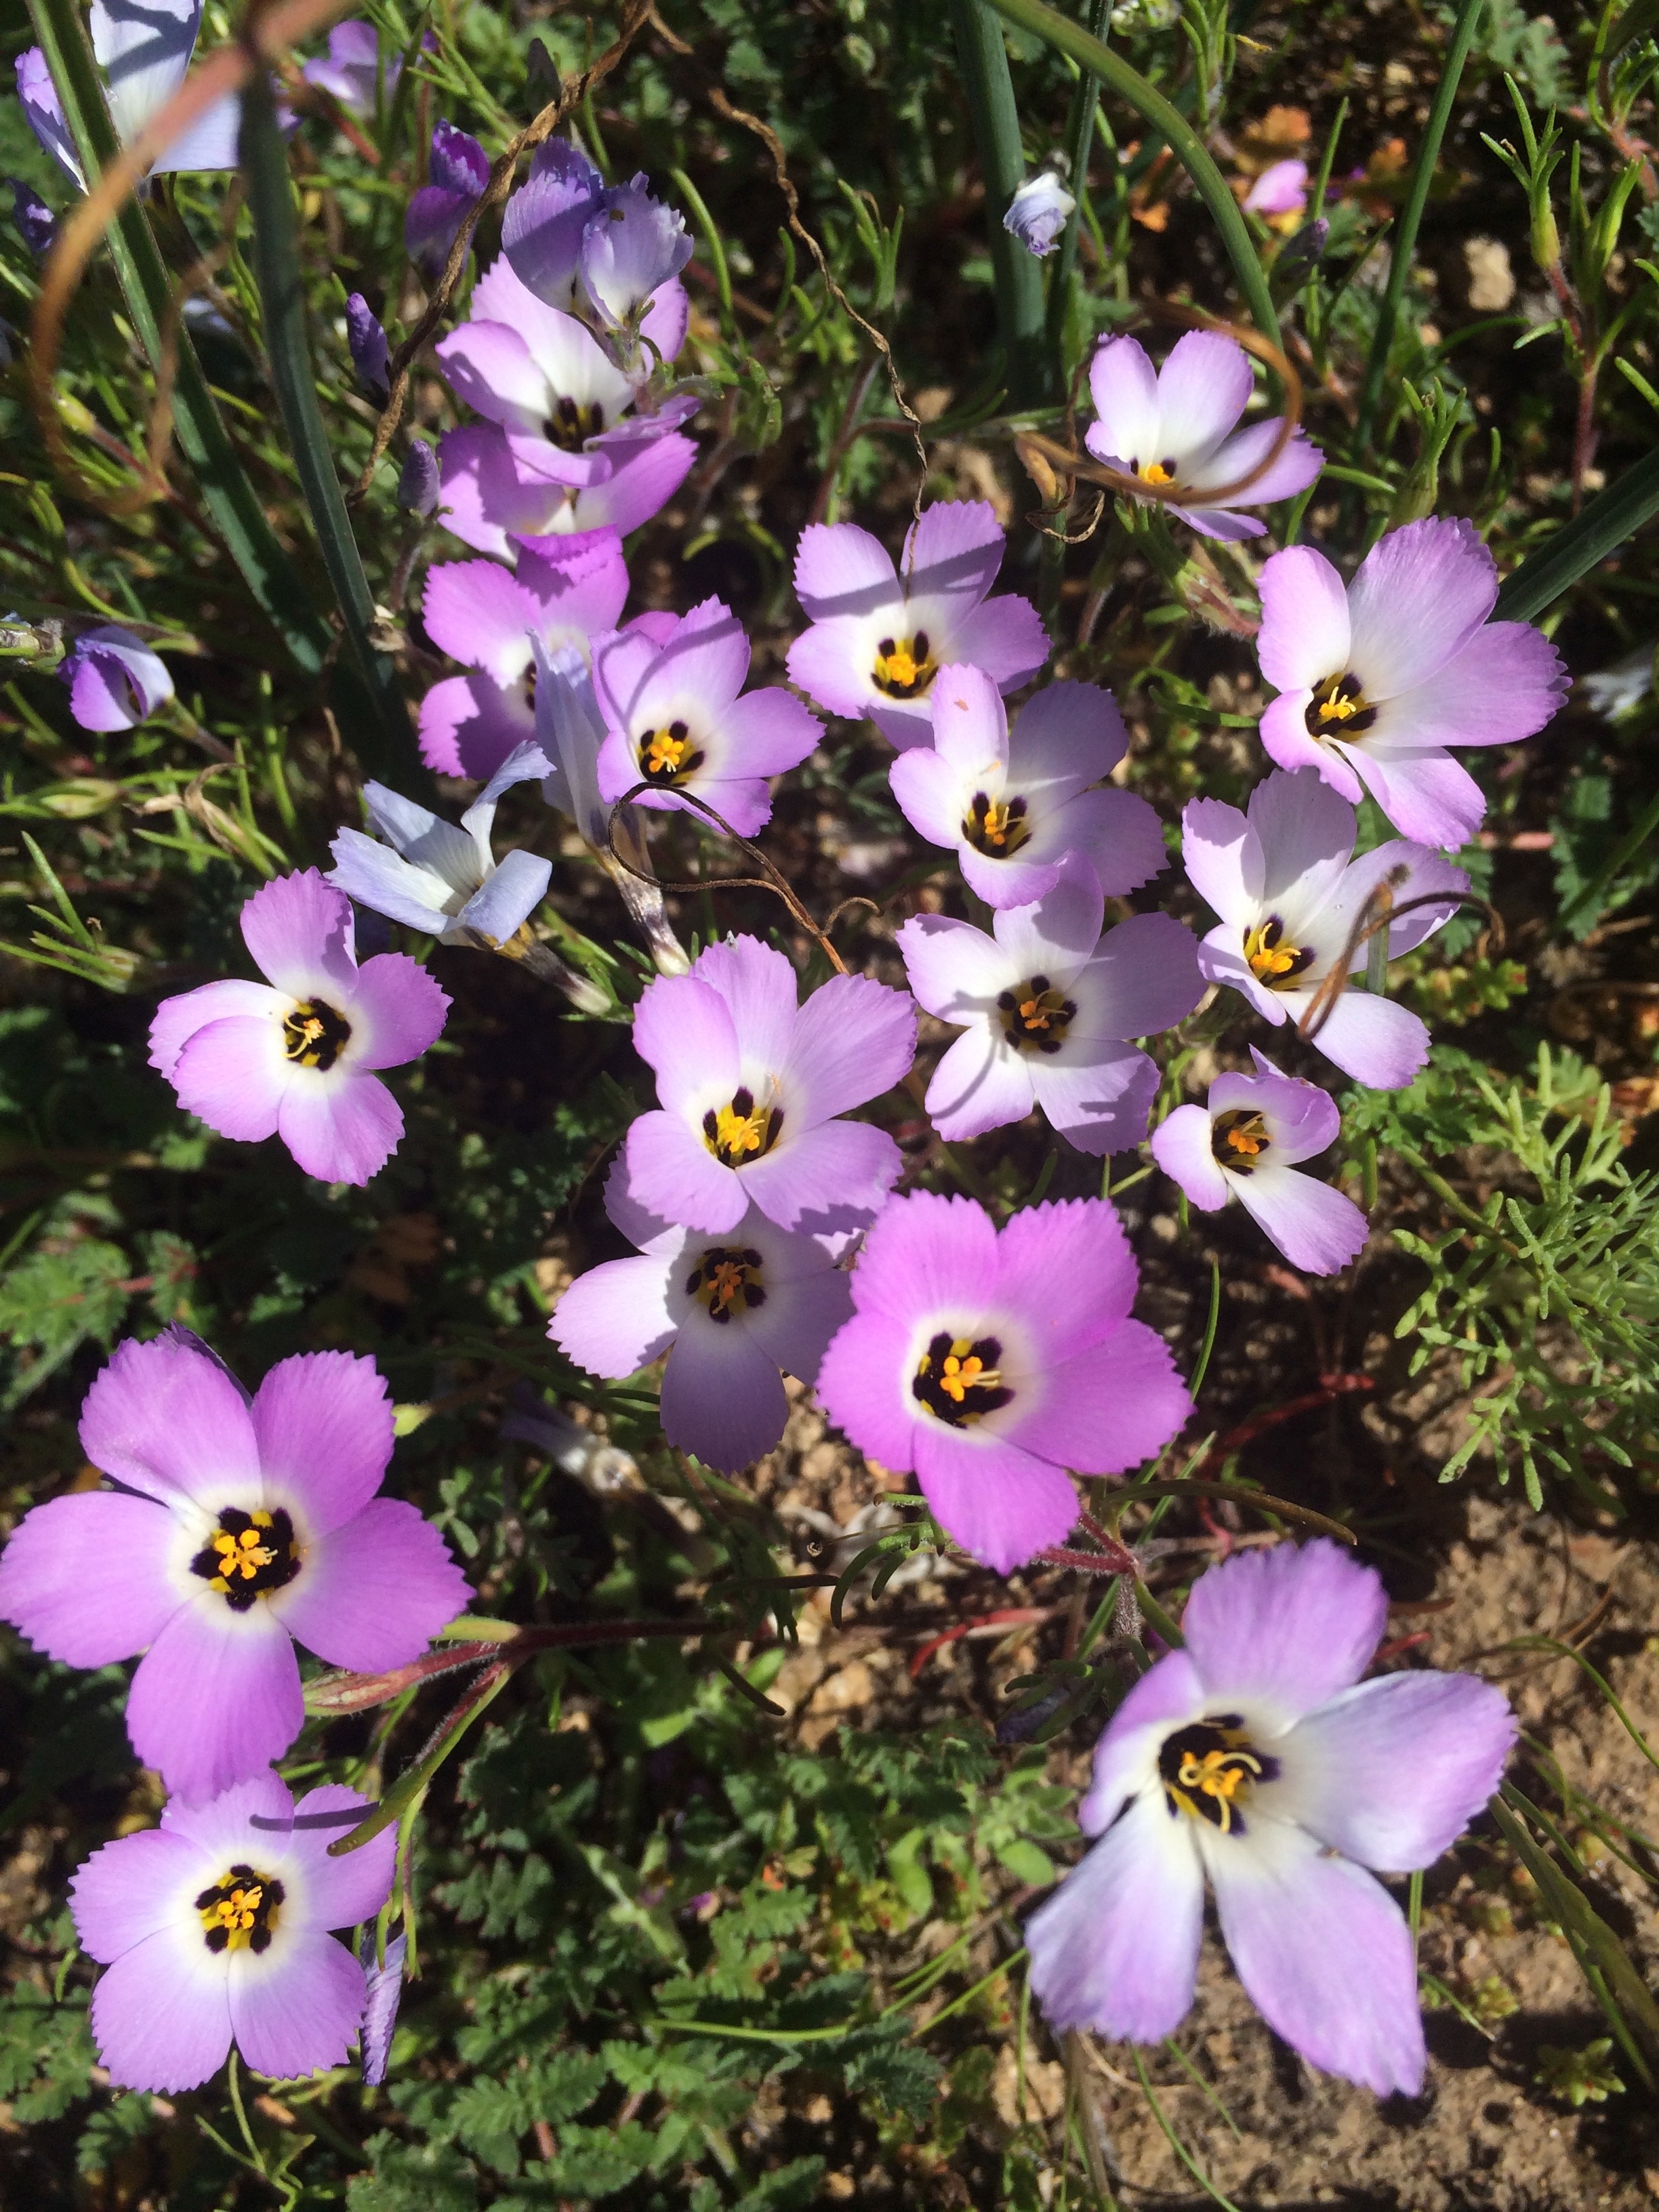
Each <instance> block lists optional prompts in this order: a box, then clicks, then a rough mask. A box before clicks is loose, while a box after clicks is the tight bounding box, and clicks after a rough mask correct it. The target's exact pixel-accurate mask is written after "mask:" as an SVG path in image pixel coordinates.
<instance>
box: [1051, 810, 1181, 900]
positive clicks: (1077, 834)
mask: <svg viewBox="0 0 1659 2212" xmlns="http://www.w3.org/2000/svg"><path fill="white" fill-rule="evenodd" d="M1062 838H1063V840H1064V843H1065V848H1066V849H1067V850H1069V851H1072V852H1074V853H1081V854H1082V855H1083V857H1084V859H1085V860H1087V862H1088V863H1089V866H1091V868H1092V869H1093V870H1094V872H1095V877H1096V879H1097V882H1098V883H1099V884H1100V888H1101V890H1103V891H1104V892H1105V894H1106V896H1108V897H1109V898H1122V897H1123V896H1125V895H1126V894H1127V892H1129V891H1132V890H1139V887H1140V886H1141V884H1147V883H1150V882H1151V881H1152V878H1153V877H1154V876H1158V875H1162V873H1163V872H1164V869H1165V868H1167V867H1168V866H1169V865H1170V853H1169V848H1168V847H1167V846H1166V845H1165V844H1164V825H1163V824H1162V823H1160V822H1159V820H1158V816H1157V814H1156V813H1155V812H1154V811H1153V810H1152V807H1151V806H1149V805H1147V803H1146V800H1145V799H1142V798H1140V797H1139V796H1138V795H1137V793H1134V792H1133V791H1115V790H1113V789H1112V788H1111V787H1107V788H1106V789H1105V790H1104V791H1083V792H1079V793H1078V795H1077V797H1076V798H1075V799H1067V800H1066V804H1065V805H1064V806H1063V807H1061V809H1060V812H1059V814H1058V815H1057V816H1056V817H1055V840H1054V842H1055V843H1056V844H1059V843H1060V841H1061V839H1062ZM1036 842H1037V841H1036V839H1035V838H1034V839H1033V840H1032V843H1031V845H1030V846H1028V847H1027V848H1026V849H1027V851H1028V852H1029V851H1031V850H1033V849H1034V848H1036ZM1045 842H1046V841H1045ZM1043 857H1044V858H1045V859H1047V858H1048V854H1047V853H1045V854H1044V856H1043Z"/></svg>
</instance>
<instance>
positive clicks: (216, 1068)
mask: <svg viewBox="0 0 1659 2212" xmlns="http://www.w3.org/2000/svg"><path fill="white" fill-rule="evenodd" d="M287 1003H288V1004H289V1005H290V1006H291V1005H292V1004H293V1001H292V1000H289V1001H288V1002H287ZM282 1006H283V1001H282V1000H274V1003H273V1004H272V1005H270V1006H269V1007H268V1008H267V1009H266V1011H264V1012H261V1013H258V1014H235V1015H232V1016H231V1017H230V1018H228V1019H221V1020H218V1021H214V1022H210V1023H209V1024H208V1025H207V1027H206V1028H205V1029H200V1030H196V1031H195V1032H194V1034H193V1035H192V1036H190V1037H189V1038H187V1039H186V1040H185V1045H184V1047H183V1049H182V1050H181V1051H180V1053H179V1057H178V1059H177V1060H175V1061H174V1063H173V1074H172V1077H171V1081H172V1084H173V1090H174V1091H175V1092H176V1094H177V1096H178V1100H179V1104H180V1105H181V1106H182V1107H183V1108H184V1109H185V1113H187V1114H194V1115H196V1117H197V1120H198V1121H205V1122H206V1123H207V1125H208V1127H209V1128H210V1129H213V1130H216V1132H217V1133H218V1134H219V1135H220V1136H222V1137H229V1138H232V1139H234V1140H235V1141H236V1142H237V1143H240V1144H258V1143H259V1142H260V1141H261V1140H262V1139H264V1138H266V1137H269V1136H273V1135H274V1134H275V1133H276V1128H277V1127H278V1124H279V1123H280V1121H281V1119H282V1110H283V1100H284V1099H285V1098H286V1097H287V1096H288V1093H289V1090H290V1089H291V1088H292V1087H293V1083H294V1079H295V1073H296V1071H295V1066H294V1064H293V1063H292V1062H291V1061H290V1060H288V1059H287V1058H286V1057H285V1056H284V1054H283V1031H282V1024H281V1020H280V1018H279V1016H280V1011H281V1008H282Z"/></svg>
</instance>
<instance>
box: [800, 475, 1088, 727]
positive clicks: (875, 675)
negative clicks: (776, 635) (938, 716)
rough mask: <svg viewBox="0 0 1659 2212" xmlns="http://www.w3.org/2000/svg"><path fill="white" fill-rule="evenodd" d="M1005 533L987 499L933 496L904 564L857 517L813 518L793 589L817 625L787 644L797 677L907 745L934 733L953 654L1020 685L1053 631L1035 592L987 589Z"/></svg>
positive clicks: (822, 699) (837, 708) (832, 708)
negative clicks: (941, 683)
mask: <svg viewBox="0 0 1659 2212" xmlns="http://www.w3.org/2000/svg"><path fill="white" fill-rule="evenodd" d="M1005 544H1006V538H1005V536H1004V533H1003V531H1002V529H1001V528H1000V526H999V524H998V522H997V519H996V516H995V515H994V513H993V512H992V510H991V508H990V507H988V506H987V504H986V502H985V501H983V500H946V501H943V502H941V503H940V504H939V505H937V506H934V507H929V508H928V509H927V513H925V514H924V515H923V516H922V518H921V520H920V522H918V523H916V524H915V525H914V526H913V527H912V528H911V531H910V533H909V535H908V537H907V538H906V539H905V541H904V557H903V559H902V561H901V562H900V563H899V566H898V568H894V566H893V562H892V556H891V555H890V553H889V552H888V550H887V549H886V547H885V546H884V545H883V544H882V543H881V542H880V540H879V539H878V538H872V536H871V535H870V533H869V532H868V531H867V530H860V528H859V527H858V526H857V524H856V523H852V522H836V523H821V522H817V523H811V524H809V525H808V526H807V527H806V528H805V530H803V531H802V532H801V534H800V546H799V550H798V552H797V553H796V556H795V592H796V595H797V597H798V598H799V600H800V603H801V605H802V606H803V607H805V610H806V612H807V615H808V617H809V618H810V619H811V625H812V627H811V629H809V630H806V631H805V632H803V634H802V635H800V636H799V637H798V638H797V639H796V640H795V641H794V643H793V645H792V646H791V647H790V648H789V674H790V678H791V680H792V681H793V682H794V683H796V684H799V686H800V688H801V690H803V691H805V693H806V694H807V695H808V696H809V697H811V698H812V699H815V700H816V701H817V703H818V705H819V706H820V707H823V708H827V709H828V710H829V713H830V714H847V715H849V716H852V717H854V718H857V717H859V716H861V715H866V714H867V715H868V716H869V717H870V718H871V720H872V721H874V722H875V723H876V725H877V726H878V728H879V729H880V730H881V731H882V732H883V733H884V735H885V736H886V737H888V738H890V739H891V741H892V743H893V744H896V746H898V748H899V749H900V750H901V751H902V750H903V749H904V748H905V747H906V746H908V745H925V744H927V741H928V738H929V735H930V733H931V729H932V717H931V712H930V707H929V699H930V695H931V693H932V691H933V684H934V680H935V678H937V676H938V674H939V671H940V669H942V668H943V667H944V666H945V664H946V663H947V662H951V661H957V662H967V663H969V664H970V665H972V666H974V667H975V668H982V669H983V670H984V671H985V673H986V674H987V676H988V677H989V678H991V680H992V682H993V683H994V684H995V685H996V687H997V689H998V690H1000V691H1012V690H1016V689H1017V688H1018V686H1019V685H1020V684H1023V683H1024V681H1025V679H1026V678H1027V677H1029V676H1034V675H1036V671H1037V670H1038V669H1039V668H1041V667H1042V664H1043V662H1044V661H1045V660H1047V659H1048V632H1047V631H1046V630H1045V629H1043V627H1042V622H1041V620H1040V619H1039V617H1038V615H1037V611H1036V608H1035V607H1034V606H1033V605H1031V603H1030V600H1029V599H1018V598H1016V597H1015V596H1014V595H1013V594H1012V592H1010V593H1008V594H1006V595H1005V596H1004V597H1003V598H1000V599H987V598H986V593H987V592H988V591H989V590H990V588H991V586H992V584H993V583H994V581H995V580H996V573H997V570H998V569H999V568H1000V567H1001V565H1002V554H1003V548H1004V545H1005Z"/></svg>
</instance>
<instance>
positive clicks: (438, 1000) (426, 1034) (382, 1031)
mask: <svg viewBox="0 0 1659 2212" xmlns="http://www.w3.org/2000/svg"><path fill="white" fill-rule="evenodd" d="M343 1011H344V1012H345V1014H346V1017H347V1018H348V1019H349V1022H350V1024H351V1059H352V1064H353V1066H356V1067H376V1068H378V1067H401V1066H404V1063H405V1062H406V1061H408V1060H418V1059H419V1058H420V1056H421V1054H422V1053H423V1052H424V1051H425V1050H426V1049H427V1048H428V1045H430V1044H432V1043H433V1042H435V1040H436V1039H437V1038H438V1037H439V1036H441V1035H442V1033H443V1026H444V1023H445V1020H446V1019H447V1016H448V1013H449V997H448V994H447V992H445V991H442V990H441V989H440V988H439V987H438V985H437V984H436V983H435V981H433V979H432V977H431V976H430V975H428V973H427V971H426V969H424V968H422V966H421V964H420V963H419V962H418V961H417V960H411V959H410V957H408V955H407V954H406V953H403V952H377V953H376V954H375V956H374V958H373V959H372V960H366V961H365V962H364V963H363V965H362V968H361V969H359V970H358V972H357V979H356V985H355V986H354V987H353V990H352V993H351V997H350V999H349V1002H348V1004H347V1006H345V1008H344V1009H343Z"/></svg>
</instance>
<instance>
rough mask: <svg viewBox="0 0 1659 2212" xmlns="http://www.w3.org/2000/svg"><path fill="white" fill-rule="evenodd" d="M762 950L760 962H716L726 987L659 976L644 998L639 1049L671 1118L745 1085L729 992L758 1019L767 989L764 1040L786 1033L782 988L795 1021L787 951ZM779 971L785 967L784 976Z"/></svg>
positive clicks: (698, 978) (637, 1028)
mask: <svg viewBox="0 0 1659 2212" xmlns="http://www.w3.org/2000/svg"><path fill="white" fill-rule="evenodd" d="M749 942H750V944H754V943H755V942H756V940H755V939H750V940H749ZM759 949H760V950H761V951H763V954H764V959H763V961H762V962H760V963H756V962H755V961H753V960H752V959H750V958H749V957H747V956H744V957H743V958H742V959H741V960H740V959H738V957H735V956H734V957H729V958H726V959H724V960H722V961H720V962H717V963H715V966H714V973H716V974H718V975H720V979H721V982H722V984H723V985H724V986H725V988H716V987H715V986H714V983H713V982H711V981H707V980H705V978H704V977H703V976H702V975H659V976H658V977H657V979H656V981H654V982H653V983H651V984H648V985H647V987H646V989H645V991H644V992H643V994H641V999H640V1003H639V1005H638V1006H637V1007H636V1008H635V1014H634V1049H635V1052H637V1053H638V1054H639V1055H640V1058H641V1060H644V1061H645V1063H646V1065H647V1066H648V1067H649V1068H651V1069H652V1071H653V1073H654V1074H655V1076H656V1079H657V1097H658V1098H659V1101H660V1102H661V1103H662V1105H663V1106H664V1107H665V1109H666V1110H667V1111H668V1112H669V1113H671V1114H680V1115H684V1114H689V1113H691V1112H693V1111H695V1110H696V1109H697V1108H698V1107H699V1106H700V1105H701V1103H702V1101H703V1100H704V1099H705V1098H707V1097H709V1096H710V1095H711V1094H713V1093H720V1094H722V1095H723V1096H724V1097H728V1098H729V1097H731V1095H732V1091H735V1090H736V1089H737V1087H738V1084H739V1082H741V1080H742V1069H743V1063H742V1057H741V1049H740V1046H739V1042H738V1027H737V1024H736V1022H735V1020H734V1019H733V1018H732V1006H731V1005H730V1004H729V1003H728V1000H727V996H726V994H727V992H728V991H730V992H732V993H736V994H738V995H739V999H740V1002H741V1004H742V1006H743V1007H744V1017H745V1018H746V1019H752V1020H756V1021H760V1020H761V1016H762V1005H761V1000H762V994H763V989H764V992H765V994H766V1005H767V1006H768V1007H769V1009H770V1011H769V1013H768V1014H767V1016H766V1019H765V1021H764V1023H763V1025H762V1030H761V1035H762V1036H763V1038H765V1037H767V1036H769V1034H770V1032H771V1030H772V1029H773V1028H776V1029H777V1030H778V1031H779V1033H780V1036H781V1035H782V1034H784V1032H783V1030H782V1023H783V1018H784V1016H783V1008H782V1002H781V989H782V988H787V994H788V1002H789V1005H788V1012H789V1016H790V1018H791V1020H792V1022H793V1015H794V1007H795V974H794V970H793V968H791V967H790V965H789V963H788V962H787V960H786V959H785V958H784V957H783V955H782V953H781V952H775V951H772V950H771V949H770V948H769V947H762V948H759ZM702 957H703V958H705V959H706V958H707V957H708V955H707V954H706V953H705V954H704V955H703V956H702ZM773 963H775V965H774V964H773ZM781 970H787V975H784V974H781V972H780V971H781ZM766 979H770V980H769V981H766ZM774 998H775V999H776V1003H775V1004H774V1003H773V1001H774ZM775 1065H776V1063H774V1066H775Z"/></svg>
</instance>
